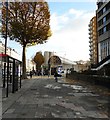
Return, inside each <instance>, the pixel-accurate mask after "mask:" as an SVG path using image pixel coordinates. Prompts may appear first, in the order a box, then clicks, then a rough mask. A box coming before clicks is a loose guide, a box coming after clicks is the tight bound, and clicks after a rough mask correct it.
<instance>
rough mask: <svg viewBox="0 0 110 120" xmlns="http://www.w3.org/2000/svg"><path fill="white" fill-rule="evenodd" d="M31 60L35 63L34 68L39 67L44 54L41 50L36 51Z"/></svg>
mask: <svg viewBox="0 0 110 120" xmlns="http://www.w3.org/2000/svg"><path fill="white" fill-rule="evenodd" d="M33 61H34V62H35V63H36V68H38V69H39V68H41V65H42V64H43V63H44V56H43V55H42V53H41V52H37V53H36V55H35V56H34V58H33Z"/></svg>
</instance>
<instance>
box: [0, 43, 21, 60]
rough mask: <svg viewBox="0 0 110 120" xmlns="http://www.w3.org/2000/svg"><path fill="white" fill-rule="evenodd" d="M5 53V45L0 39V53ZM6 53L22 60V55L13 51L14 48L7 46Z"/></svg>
mask: <svg viewBox="0 0 110 120" xmlns="http://www.w3.org/2000/svg"><path fill="white" fill-rule="evenodd" d="M2 53H3V54H5V45H4V44H3V43H2V41H0V54H2ZM6 54H7V55H9V56H10V57H13V58H15V59H18V60H20V61H21V60H22V56H21V55H20V54H19V53H17V52H16V51H15V49H12V48H10V47H7V51H6Z"/></svg>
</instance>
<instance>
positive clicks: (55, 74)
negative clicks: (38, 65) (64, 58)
mask: <svg viewBox="0 0 110 120" xmlns="http://www.w3.org/2000/svg"><path fill="white" fill-rule="evenodd" d="M57 77H58V73H57V69H55V73H54V78H55V81H56V82H57V81H58V78H57Z"/></svg>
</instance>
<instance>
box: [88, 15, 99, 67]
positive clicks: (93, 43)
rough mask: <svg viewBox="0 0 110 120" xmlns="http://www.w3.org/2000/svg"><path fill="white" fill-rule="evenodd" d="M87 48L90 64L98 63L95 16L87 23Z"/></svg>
mask: <svg viewBox="0 0 110 120" xmlns="http://www.w3.org/2000/svg"><path fill="white" fill-rule="evenodd" d="M89 39H90V41H89V44H90V45H89V47H90V50H89V51H90V62H91V65H94V64H97V63H98V40H97V24H96V16H94V17H93V18H92V19H91V20H90V23H89Z"/></svg>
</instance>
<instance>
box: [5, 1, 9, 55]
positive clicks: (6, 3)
mask: <svg viewBox="0 0 110 120" xmlns="http://www.w3.org/2000/svg"><path fill="white" fill-rule="evenodd" d="M5 5H6V34H5V55H6V50H7V35H8V0H7V2H5Z"/></svg>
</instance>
